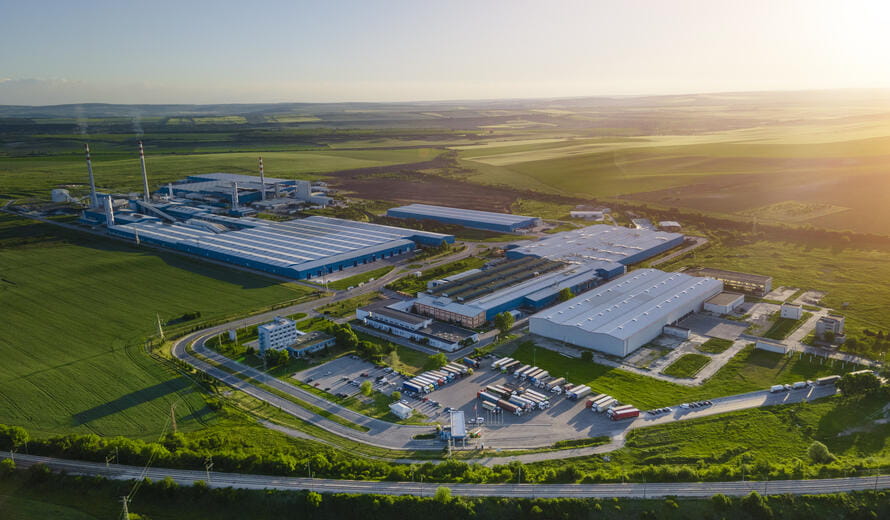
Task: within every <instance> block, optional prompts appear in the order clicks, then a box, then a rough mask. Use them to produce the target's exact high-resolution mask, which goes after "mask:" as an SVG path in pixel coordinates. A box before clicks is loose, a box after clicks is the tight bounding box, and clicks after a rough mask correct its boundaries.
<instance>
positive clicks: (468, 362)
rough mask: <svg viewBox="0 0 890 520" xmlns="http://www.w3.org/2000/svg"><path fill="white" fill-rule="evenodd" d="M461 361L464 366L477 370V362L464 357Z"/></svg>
mask: <svg viewBox="0 0 890 520" xmlns="http://www.w3.org/2000/svg"><path fill="white" fill-rule="evenodd" d="M463 361H464V365H467V366H468V367H473V368H479V362H478V361H476V360H475V359H473V358H468V357H465V358H464V360H463Z"/></svg>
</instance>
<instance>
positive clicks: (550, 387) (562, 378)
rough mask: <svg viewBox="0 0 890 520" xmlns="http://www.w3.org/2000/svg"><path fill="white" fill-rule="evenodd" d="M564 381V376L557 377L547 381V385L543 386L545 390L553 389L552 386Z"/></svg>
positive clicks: (554, 386)
mask: <svg viewBox="0 0 890 520" xmlns="http://www.w3.org/2000/svg"><path fill="white" fill-rule="evenodd" d="M565 382H566V378H564V377H559V378H556V379H553V380H551V381H547V385H546V386H545V387H544V388H546V389H547V390H553V389H554V388H556V387H557V386H559V385H561V384H563V383H565Z"/></svg>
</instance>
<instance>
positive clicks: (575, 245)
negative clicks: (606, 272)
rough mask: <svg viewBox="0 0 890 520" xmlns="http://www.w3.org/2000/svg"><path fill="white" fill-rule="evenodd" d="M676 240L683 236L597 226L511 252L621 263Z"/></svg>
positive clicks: (577, 230)
mask: <svg viewBox="0 0 890 520" xmlns="http://www.w3.org/2000/svg"><path fill="white" fill-rule="evenodd" d="M677 239H680V240H682V239H683V235H682V234H680V233H668V232H665V231H651V230H647V229H630V228H626V227H620V226H609V225H605V224H597V225H593V226H587V227H583V228H581V229H575V230H572V231H565V232H562V233H556V234H554V235H551V236H548V237H545V238H541V239H539V240H537V241H535V242H531V243H528V242H525V243H518V244H517V247H514V248H512V249H510V251H511V252H518V253H520V254H525V255H531V256H539V257H543V258H549V259H551V260H562V261H566V262H581V263H586V262H594V261H596V262H622V260H626V259H627V258H629V257H631V256H634V255H637V254H639V253H643V252H645V251H648V250H650V249H653V248H656V247H659V246H661V245H663V244H665V243H667V242H671V241H674V240H677ZM622 263H623V262H622Z"/></svg>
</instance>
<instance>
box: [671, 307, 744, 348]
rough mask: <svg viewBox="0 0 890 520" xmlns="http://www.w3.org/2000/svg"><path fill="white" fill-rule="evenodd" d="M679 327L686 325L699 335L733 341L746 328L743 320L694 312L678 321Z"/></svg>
mask: <svg viewBox="0 0 890 520" xmlns="http://www.w3.org/2000/svg"><path fill="white" fill-rule="evenodd" d="M680 326H681V327H686V328H687V329H689V330H691V331H692V332H694V333H695V334H698V335H699V336H709V337H712V338H721V339H728V340H730V341H735V340H737V339H738V338H739V336H740V335H741V334H742V333H743V332H745V329H746V328H748V324H747V323H744V322H738V321H732V320H724V319H722V318H718V317H716V316H709V315H707V314H702V313H698V312H697V313H695V314H692V315H690V316H689V317H688V318H686V319H684V320H683V321H681V322H680Z"/></svg>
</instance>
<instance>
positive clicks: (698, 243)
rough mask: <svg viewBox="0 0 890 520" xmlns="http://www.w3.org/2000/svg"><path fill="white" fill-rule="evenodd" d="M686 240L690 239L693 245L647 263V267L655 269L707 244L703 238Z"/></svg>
mask: <svg viewBox="0 0 890 520" xmlns="http://www.w3.org/2000/svg"><path fill="white" fill-rule="evenodd" d="M688 238H690V239H691V240H692V241H693V242H694V243H693V244H691V245H689V246H686V247H684V248H683V249H680V250H679V251H675V252H673V253H671V254H669V255H667V256H665V257H662V258H659V259H657V260H653V261H652V262H650V263H649V267H655V266H658V265H661V264H663V263H665V262H670V261H671V260H673V259H675V258H677V257H678V256H680V255H685V254H686V253H688V252H690V251H692V250H693V249H697V248H699V247H701V246H703V245H705V244H707V243H708V239H707V238H705V237H693V236H690V237H688Z"/></svg>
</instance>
